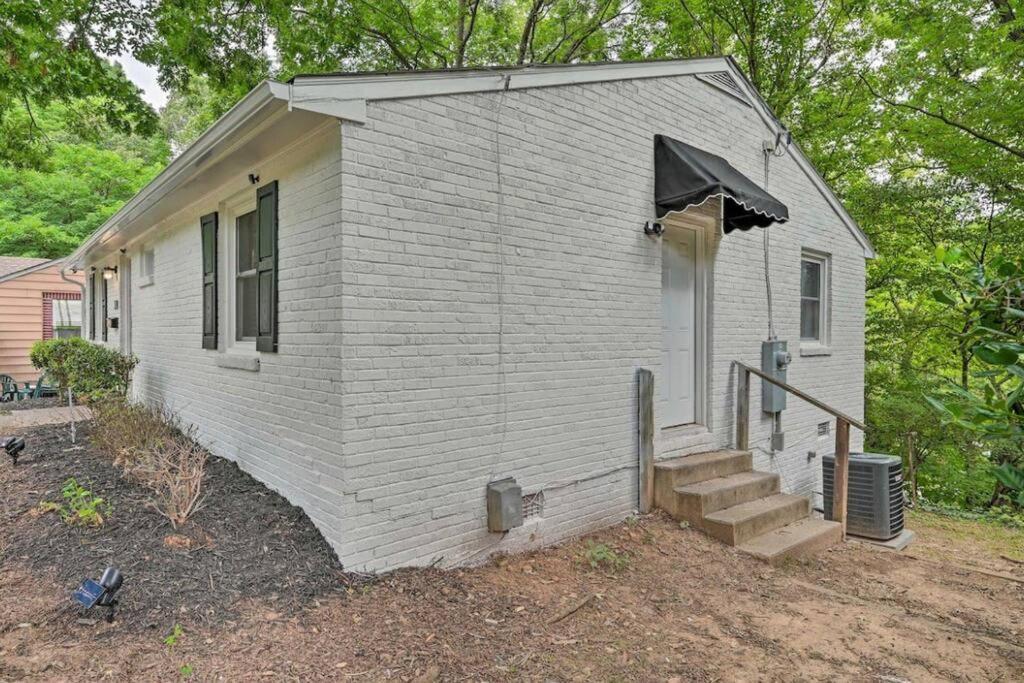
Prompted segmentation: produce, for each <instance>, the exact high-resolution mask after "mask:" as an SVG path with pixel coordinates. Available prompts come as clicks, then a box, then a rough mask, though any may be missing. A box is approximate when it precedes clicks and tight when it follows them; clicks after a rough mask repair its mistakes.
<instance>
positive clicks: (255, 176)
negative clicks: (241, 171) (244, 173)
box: [249, 173, 260, 185]
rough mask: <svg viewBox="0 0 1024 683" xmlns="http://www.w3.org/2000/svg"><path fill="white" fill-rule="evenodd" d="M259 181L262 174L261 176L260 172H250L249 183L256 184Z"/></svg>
mask: <svg viewBox="0 0 1024 683" xmlns="http://www.w3.org/2000/svg"><path fill="white" fill-rule="evenodd" d="M259 181H260V176H259V174H258V173H250V174H249V183H250V184H251V185H255V184H256V183H258V182H259Z"/></svg>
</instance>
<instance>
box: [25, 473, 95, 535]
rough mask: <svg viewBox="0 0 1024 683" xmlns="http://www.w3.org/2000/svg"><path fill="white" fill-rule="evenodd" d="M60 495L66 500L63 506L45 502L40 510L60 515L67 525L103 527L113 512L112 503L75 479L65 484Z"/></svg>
mask: <svg viewBox="0 0 1024 683" xmlns="http://www.w3.org/2000/svg"><path fill="white" fill-rule="evenodd" d="M60 493H61V496H63V498H64V503H63V504H61V503H54V502H52V501H43V502H42V503H40V504H39V509H40V510H41V511H42V512H56V513H59V514H60V518H61V519H62V520H64V523H65V524H70V525H73V526H87V527H98V526H102V525H103V522H104V520H105V518H106V517H108V516H109V515H110V513H111V511H112V510H113V506H111V505H110V503H108V502H107V501H106V500H104V499H103V498H101V497H100V496H97V495H96V494H94V493H93V492H92V491H90V490H89V489H87V488H85V487H84V486H82V485H81V484H79V483H78V481H77V480H76V479H75V478H74V477H72V478H70V479H68V480H67V481H66V482H64V486H63V488H61V490H60Z"/></svg>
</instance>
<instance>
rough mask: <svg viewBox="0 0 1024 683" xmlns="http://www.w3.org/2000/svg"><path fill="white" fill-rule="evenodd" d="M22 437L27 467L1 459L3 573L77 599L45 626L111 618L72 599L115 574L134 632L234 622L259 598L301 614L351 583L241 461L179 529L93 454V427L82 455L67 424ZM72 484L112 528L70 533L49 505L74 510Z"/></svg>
mask: <svg viewBox="0 0 1024 683" xmlns="http://www.w3.org/2000/svg"><path fill="white" fill-rule="evenodd" d="M83 432H84V433H83ZM22 435H23V436H24V437H25V440H26V442H27V448H26V449H25V452H24V453H22V455H21V458H20V459H19V462H18V465H17V466H16V467H12V465H11V462H10V460H9V459H7V458H6V456H4V455H3V453H2V452H0V457H3V458H4V460H2V461H0V491H3V496H0V567H11V568H14V567H21V568H28V569H30V570H31V571H33V572H39V573H46V574H49V575H50V576H55V577H56V579H57V580H58V582H59V583H61V584H62V585H63V586H64V587H65V588H66V589H67V591H68V592H67V593H66V595H64V596H55V600H54V609H53V613H52V614H50V615H40V620H41V621H51V620H52V621H53V622H57V623H59V622H62V621H63V622H67V623H75V622H76V620H78V619H80V618H90V619H91V618H102V617H103V616H104V614H103V613H101V610H94V612H96V613H92V614H84V613H83V612H82V611H81V610H80V609H79V608H78V607H77V606H75V605H74V604H73V603H72V602H71V591H72V590H73V589H74V588H75V587H76V586H77V585H78V584H79V583H80V582H81V581H82V580H83V579H84V578H86V577H91V578H99V575H100V574H101V573H102V572H103V569H104V568H105V567H107V566H116V567H118V568H119V569H120V570H121V571H122V573H123V574H124V577H125V580H124V586H123V587H122V589H121V590H120V592H119V594H118V597H119V599H120V604H119V606H118V610H117V620H118V622H119V624H121V625H122V626H124V627H127V628H128V629H129V630H132V631H135V630H139V629H144V628H147V627H148V628H161V629H164V628H167V626H168V625H169V624H174V623H177V622H182V623H193V624H197V625H206V626H209V625H213V624H217V623H222V622H223V621H225V620H229V619H231V618H233V616H234V615H235V614H236V613H237V609H238V608H239V606H240V605H241V604H243V603H244V602H246V601H248V602H250V603H251V601H252V600H256V601H258V602H260V603H261V604H263V605H265V606H266V608H267V609H289V608H301V607H302V606H303V605H305V604H306V603H309V602H310V601H312V599H314V598H315V597H317V596H323V595H326V594H329V593H333V592H338V591H343V590H345V588H346V587H347V586H348V585H350V583H351V582H350V581H349V577H348V576H347V575H346V574H344V573H343V571H342V568H341V566H340V564H339V563H338V560H337V557H336V555H335V554H334V552H333V551H332V549H331V548H330V546H329V545H328V544H327V542H326V541H325V540H324V539H323V537H322V536H321V535H320V533H319V532H318V531H317V530H316V528H315V527H314V526H313V524H312V522H310V520H309V518H308V517H307V516H306V514H305V513H304V512H303V511H302V510H300V509H299V508H297V507H295V506H293V505H291V504H289V503H288V502H287V501H286V500H285V499H284V498H282V497H281V496H280V495H279V494H277V493H274V492H273V491H270V490H269V489H267V488H266V487H265V486H264V485H263V484H261V483H259V482H257V481H256V480H255V479H253V478H252V477H251V476H249V475H248V474H246V473H244V472H242V471H241V470H240V469H239V468H238V467H237V466H236V465H235V464H234V463H231V462H229V461H226V460H223V459H220V458H215V457H211V458H210V461H209V463H208V465H207V472H206V478H205V481H204V492H205V494H206V495H207V497H206V499H205V502H204V504H203V506H202V508H201V509H200V510H199V511H198V512H197V513H196V514H195V515H194V516H193V517H192V519H191V520H190V521H189V522H188V524H187V525H185V526H184V527H181V528H179V529H173V528H172V527H171V524H170V522H169V521H168V520H167V519H166V518H165V517H163V516H162V515H161V514H160V513H159V512H158V511H157V510H156V509H155V508H153V506H152V505H151V504H150V499H151V495H150V492H149V490H148V489H146V488H144V487H142V486H141V485H139V484H136V483H133V482H130V481H127V480H125V479H124V478H123V477H122V476H121V472H120V470H119V469H117V468H115V467H114V466H113V465H112V464H111V463H110V462H109V461H108V460H106V459H105V458H104V457H103V455H102V454H100V453H97V452H96V451H94V450H93V449H92V447H91V446H90V445H89V439H88V426H85V428H84V429H82V428H81V427H80V429H79V437H78V443H77V445H75V444H72V443H71V442H70V436H69V433H68V429H67V427H66V426H63V425H50V426H45V427H36V428H32V429H26V430H23V432H22ZM69 477H75V478H76V480H77V481H78V482H79V484H80V485H82V486H84V487H86V488H88V489H89V490H91V491H92V492H93V493H95V494H96V495H98V496H102V497H103V498H104V499H105V500H107V501H108V502H110V503H111V504H112V505H113V510H112V512H111V514H110V515H109V516H108V518H107V519H106V521H105V522H104V524H103V525H102V526H101V527H99V528H82V527H77V526H69V525H68V524H65V523H64V522H63V521H61V519H60V517H59V515H57V514H56V513H53V512H50V513H43V512H41V511H40V509H39V504H40V502H42V501H54V502H63V499H62V497H61V492H60V491H61V488H62V486H63V485H64V482H65V481H66V480H67V479H68V478H69Z"/></svg>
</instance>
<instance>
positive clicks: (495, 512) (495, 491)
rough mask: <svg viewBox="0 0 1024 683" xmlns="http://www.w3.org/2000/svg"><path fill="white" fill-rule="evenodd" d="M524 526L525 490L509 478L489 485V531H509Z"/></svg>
mask: <svg viewBox="0 0 1024 683" xmlns="http://www.w3.org/2000/svg"><path fill="white" fill-rule="evenodd" d="M522 525H523V489H522V488H521V487H520V486H519V484H517V483H516V480H515V479H512V478H511V477H509V478H508V479H502V480H500V481H492V482H491V483H490V484H488V485H487V529H488V530H489V531H508V530H509V529H514V528H516V527H517V526H522Z"/></svg>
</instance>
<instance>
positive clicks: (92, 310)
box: [89, 270, 96, 341]
mask: <svg viewBox="0 0 1024 683" xmlns="http://www.w3.org/2000/svg"><path fill="white" fill-rule="evenodd" d="M89 339H92V340H93V341H96V271H95V270H94V271H92V272H91V273H89Z"/></svg>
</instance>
